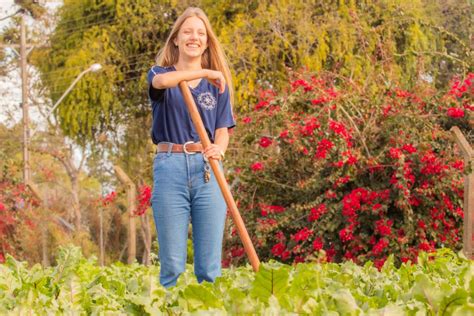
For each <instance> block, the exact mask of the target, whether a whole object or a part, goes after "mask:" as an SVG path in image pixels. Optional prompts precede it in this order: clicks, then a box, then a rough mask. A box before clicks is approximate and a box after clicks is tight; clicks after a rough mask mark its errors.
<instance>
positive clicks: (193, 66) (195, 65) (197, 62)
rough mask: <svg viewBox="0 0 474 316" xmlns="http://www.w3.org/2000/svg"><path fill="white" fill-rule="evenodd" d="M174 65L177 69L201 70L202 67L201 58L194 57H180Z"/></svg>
mask: <svg viewBox="0 0 474 316" xmlns="http://www.w3.org/2000/svg"><path fill="white" fill-rule="evenodd" d="M174 66H175V68H176V70H200V69H202V66H201V58H193V59H184V58H179V60H178V62H177V63H176V65H174Z"/></svg>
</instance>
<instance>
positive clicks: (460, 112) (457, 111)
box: [448, 108, 464, 118]
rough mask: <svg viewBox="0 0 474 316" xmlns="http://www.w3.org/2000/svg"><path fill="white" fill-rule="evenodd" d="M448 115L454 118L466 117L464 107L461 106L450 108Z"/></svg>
mask: <svg viewBox="0 0 474 316" xmlns="http://www.w3.org/2000/svg"><path fill="white" fill-rule="evenodd" d="M448 116H450V117H452V118H460V117H464V109H461V108H449V109H448Z"/></svg>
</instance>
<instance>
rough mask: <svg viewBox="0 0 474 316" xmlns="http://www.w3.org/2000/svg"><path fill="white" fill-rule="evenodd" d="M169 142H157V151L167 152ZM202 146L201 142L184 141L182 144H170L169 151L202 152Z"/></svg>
mask: <svg viewBox="0 0 474 316" xmlns="http://www.w3.org/2000/svg"><path fill="white" fill-rule="evenodd" d="M169 146H170V144H167V143H165V144H158V146H157V152H159V153H162V152H168V149H169ZM202 150H203V147H202V144H200V143H191V142H189V143H185V144H183V145H181V144H173V145H172V146H171V152H172V153H188V154H189V153H193V154H195V153H200V152H202Z"/></svg>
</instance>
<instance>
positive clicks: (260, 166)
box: [250, 161, 263, 172]
mask: <svg viewBox="0 0 474 316" xmlns="http://www.w3.org/2000/svg"><path fill="white" fill-rule="evenodd" d="M250 168H251V169H252V171H254V172H255V171H260V170H263V163H261V162H258V161H257V162H254V163H253V164H252V165H251V166H250Z"/></svg>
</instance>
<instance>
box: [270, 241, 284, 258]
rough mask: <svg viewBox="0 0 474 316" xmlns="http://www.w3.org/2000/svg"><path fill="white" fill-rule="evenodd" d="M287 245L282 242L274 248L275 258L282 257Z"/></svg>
mask: <svg viewBox="0 0 474 316" xmlns="http://www.w3.org/2000/svg"><path fill="white" fill-rule="evenodd" d="M285 248H286V247H285V245H284V244H283V243H281V242H279V243H278V244H275V245H274V246H273V247H272V254H273V255H274V256H275V257H279V256H281V255H282V253H283V251H284V250H285Z"/></svg>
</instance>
